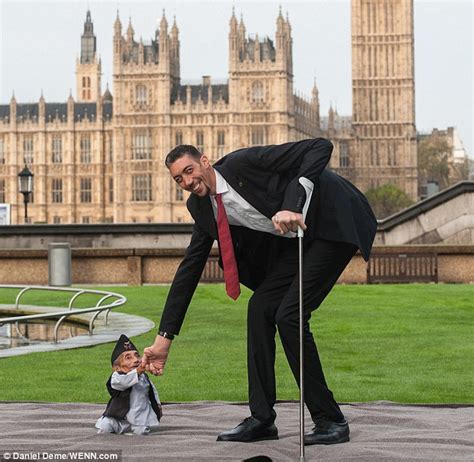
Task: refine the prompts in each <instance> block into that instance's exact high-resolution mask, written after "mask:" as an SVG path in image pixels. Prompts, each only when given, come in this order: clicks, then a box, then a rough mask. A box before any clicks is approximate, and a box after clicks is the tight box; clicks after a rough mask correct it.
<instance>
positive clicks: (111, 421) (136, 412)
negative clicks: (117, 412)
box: [95, 369, 160, 435]
mask: <svg viewBox="0 0 474 462" xmlns="http://www.w3.org/2000/svg"><path fill="white" fill-rule="evenodd" d="M110 385H111V386H112V388H113V389H114V390H118V391H124V390H126V389H127V388H130V387H132V392H131V393H130V409H129V411H128V413H127V415H126V417H125V419H123V420H119V419H115V418H113V417H104V416H102V417H100V418H99V420H97V422H96V424H95V426H96V428H98V429H99V433H134V434H136V435H146V434H147V433H150V432H152V431H155V430H157V429H158V427H159V425H160V422H159V421H158V418H157V416H156V414H155V411H154V410H153V408H152V407H151V402H150V398H149V395H148V393H149V389H150V386H151V387H152V388H153V393H154V395H155V399H156V402H157V403H158V404H159V403H160V398H159V396H158V392H157V391H156V388H155V387H154V385H153V384H152V383H151V382H149V381H148V380H147V378H146V377H145V375H144V374H140V375H139V374H138V373H137V370H136V369H133V370H131V371H130V372H129V373H128V374H118V373H117V372H114V373H113V374H112V379H111V381H110Z"/></svg>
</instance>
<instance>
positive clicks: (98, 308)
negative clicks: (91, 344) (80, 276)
mask: <svg viewBox="0 0 474 462" xmlns="http://www.w3.org/2000/svg"><path fill="white" fill-rule="evenodd" d="M6 288H8V289H21V290H20V292H19V293H18V295H17V297H16V299H15V309H18V307H19V305H20V303H19V302H20V299H21V297H22V296H23V294H24V293H25V292H27V291H29V290H38V291H39V290H41V291H56V292H74V295H73V296H72V297H71V299H70V300H69V303H68V309H67V310H60V311H56V312H51V313H38V314H29V315H22V316H11V317H8V318H0V326H2V325H3V324H7V323H16V324H17V323H18V322H22V321H29V320H32V319H49V318H58V317H59V319H58V321H57V323H56V325H55V327H54V342H55V343H57V342H58V331H59V327H60V325H61V324H62V322H63V321H64V320H65V319H67V318H68V317H70V316H72V315H74V314H84V313H94V315H93V316H92V318H91V319H90V321H89V335H92V333H93V330H94V321H95V319H96V318H97V317H98V316H99V314H100V313H101V312H102V311H106V314H105V322H106V324H107V322H108V315H109V313H110V310H112V309H113V308H116V307H118V306H122V305H123V304H124V303H126V302H127V298H126V297H125V296H123V295H121V294H118V293H116V292H108V291H104V290H96V289H83V288H82V289H79V288H73V287H49V286H26V287H25V286H18V285H0V289H6ZM84 293H88V294H96V295H103V297H101V298H100V300H99V301H98V302H97V303H96V304H95V306H94V307H88V308H76V309H73V308H72V304H73V302H74V300H76V299H77V298H78V297H79V296H80V295H82V294H84ZM111 297H116V300H114V301H112V302H111V303H108V304H107V305H102V303H103V302H104V301H105V300H107V299H108V298H111Z"/></svg>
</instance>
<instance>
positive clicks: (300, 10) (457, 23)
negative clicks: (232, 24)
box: [0, 0, 474, 157]
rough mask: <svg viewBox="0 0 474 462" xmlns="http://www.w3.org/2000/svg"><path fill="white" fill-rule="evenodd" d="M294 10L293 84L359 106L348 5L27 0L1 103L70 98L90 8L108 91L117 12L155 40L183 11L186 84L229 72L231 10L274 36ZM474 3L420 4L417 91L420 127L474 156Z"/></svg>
mask: <svg viewBox="0 0 474 462" xmlns="http://www.w3.org/2000/svg"><path fill="white" fill-rule="evenodd" d="M280 4H281V5H282V9H283V12H284V14H286V12H288V14H289V18H290V23H291V25H292V32H293V68H294V83H295V89H297V90H300V91H302V92H304V93H306V94H310V92H311V87H312V84H313V78H314V76H316V81H317V85H318V88H319V97H320V103H321V115H326V114H327V111H328V108H329V105H330V103H331V102H332V103H333V105H335V106H337V109H338V112H339V114H343V115H350V114H351V112H352V109H351V104H352V102H351V99H352V95H351V36H350V26H351V24H350V1H349V0H339V1H338V0H326V1H321V0H320V1H314V0H313V1H282V2H278V1H253V2H243V1H234V2H228V1H214V2H206V1H199V2H198V1H174V2H169V1H161V2H160V1H157V0H153V1H143V0H142V1H138V0H137V1H128V2H124V1H116V0H113V1H107V0H89V1H84V0H77V1H74V0H69V1H40V0H37V1H31V0H30V1H21V0H14V1H13V0H0V5H1V6H0V69H1V73H0V103H1V104H5V103H8V102H9V100H10V98H11V95H12V91H13V90H14V92H15V97H16V99H17V101H18V102H19V103H22V102H32V101H37V100H38V98H39V96H40V94H41V90H43V93H44V96H45V98H46V101H48V102H63V101H65V100H66V98H67V97H68V95H69V91H70V89H72V92H73V96H74V97H75V75H74V72H75V62H76V56H77V55H78V54H79V52H80V36H81V34H82V31H83V23H84V20H85V15H86V11H87V9H88V8H89V9H90V10H91V14H92V20H93V22H94V32H95V34H96V36H97V49H98V53H99V54H100V56H101V58H102V70H103V80H102V82H103V85H102V87H103V90H105V84H106V83H107V82H109V84H110V87H111V90H112V92H113V88H112V35H113V23H114V20H115V17H116V12H117V9H118V10H119V13H120V18H121V21H122V25H123V32H124V33H125V30H126V28H127V25H128V20H129V17H131V18H132V24H133V27H134V29H135V37H136V38H137V39H139V38H140V36H142V37H143V40H144V41H149V40H150V39H151V37H152V36H153V35H154V31H155V29H156V27H157V24H158V23H159V21H160V18H161V15H162V11H163V8H164V9H165V10H166V16H167V19H168V23H169V25H170V26H171V24H172V21H173V16H174V15H176V20H177V24H178V27H179V30H180V42H181V78H182V81H183V82H185V83H186V82H189V81H197V80H200V78H201V76H202V75H211V76H212V78H213V80H214V81H217V80H219V81H223V80H225V79H226V78H227V72H228V42H227V36H228V32H229V19H230V16H231V13H232V6H233V5H234V6H235V11H236V14H237V16H238V17H240V15H241V14H242V15H243V18H244V23H245V26H246V28H247V33H248V34H256V33H258V35H259V36H260V37H261V38H262V37H264V36H266V35H268V36H269V37H270V38H274V35H275V27H276V26H275V23H276V18H277V15H278V8H279V5H280ZM473 10H474V8H473V1H470V0H464V1H463V0H450V1H437V0H434V1H433V0H432V1H419V0H415V94H416V125H417V129H418V130H419V131H430V130H431V129H432V128H433V127H438V128H446V127H448V126H456V127H458V129H459V131H460V134H461V137H462V140H463V142H464V145H465V146H466V148H467V150H468V152H469V154H470V156H471V157H474V153H473V145H474V142H473V125H474V123H473V122H474V120H473V117H474V114H473V112H474V111H473V108H474V95H473V87H474V80H473V71H474V66H473V42H474V32H473V14H474V12H473Z"/></svg>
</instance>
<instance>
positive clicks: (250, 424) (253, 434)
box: [217, 417, 278, 443]
mask: <svg viewBox="0 0 474 462" xmlns="http://www.w3.org/2000/svg"><path fill="white" fill-rule="evenodd" d="M277 439H278V430H277V428H276V427H275V425H274V424H270V425H265V424H264V423H262V422H260V421H259V420H257V419H255V418H254V417H247V418H246V419H245V420H243V421H242V422H240V423H239V425H237V427H235V428H234V429H232V430H229V431H227V432H222V433H221V434H220V435H219V436H218V437H217V441H239V442H241V443H252V442H253V441H262V440H277Z"/></svg>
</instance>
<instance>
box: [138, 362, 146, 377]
mask: <svg viewBox="0 0 474 462" xmlns="http://www.w3.org/2000/svg"><path fill="white" fill-rule="evenodd" d="M145 371H146V366H144V365H143V364H140V365H139V366H138V367H137V374H138V375H140V374H143V373H144V372H145Z"/></svg>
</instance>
